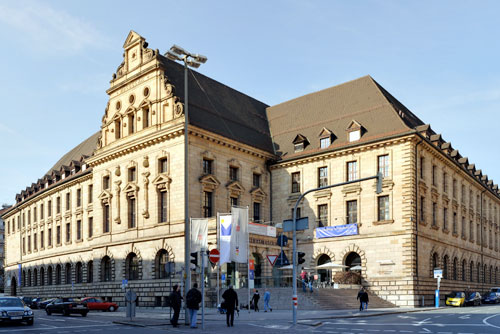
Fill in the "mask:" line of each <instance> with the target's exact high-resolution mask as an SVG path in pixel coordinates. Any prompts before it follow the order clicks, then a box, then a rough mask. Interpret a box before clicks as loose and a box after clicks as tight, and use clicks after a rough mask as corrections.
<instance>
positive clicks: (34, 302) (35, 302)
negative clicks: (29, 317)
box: [30, 297, 43, 309]
mask: <svg viewBox="0 0 500 334" xmlns="http://www.w3.org/2000/svg"><path fill="white" fill-rule="evenodd" d="M42 300H43V299H42V298H40V297H38V298H33V300H32V301H31V306H30V308H31V309H37V308H40V307H39V306H38V303H40V302H41V301H42Z"/></svg>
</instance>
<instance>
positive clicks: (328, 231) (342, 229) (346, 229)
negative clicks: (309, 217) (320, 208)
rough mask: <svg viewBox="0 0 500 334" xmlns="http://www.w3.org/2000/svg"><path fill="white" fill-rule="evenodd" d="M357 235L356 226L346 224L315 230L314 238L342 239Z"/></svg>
mask: <svg viewBox="0 0 500 334" xmlns="http://www.w3.org/2000/svg"><path fill="white" fill-rule="evenodd" d="M356 234H358V224H347V225H337V226H327V227H317V228H316V238H318V239H321V238H333V237H343V236H346V235H356Z"/></svg>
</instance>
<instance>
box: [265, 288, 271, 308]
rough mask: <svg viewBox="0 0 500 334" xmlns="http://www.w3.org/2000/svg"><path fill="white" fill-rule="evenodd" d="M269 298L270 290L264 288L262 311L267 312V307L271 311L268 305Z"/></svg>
mask: <svg viewBox="0 0 500 334" xmlns="http://www.w3.org/2000/svg"><path fill="white" fill-rule="evenodd" d="M270 300H271V292H269V290H267V289H266V292H265V293H264V312H267V309H269V310H270V311H271V312H272V311H273V309H272V308H271V306H269V301H270Z"/></svg>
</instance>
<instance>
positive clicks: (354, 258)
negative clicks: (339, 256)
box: [345, 252, 361, 271]
mask: <svg viewBox="0 0 500 334" xmlns="http://www.w3.org/2000/svg"><path fill="white" fill-rule="evenodd" d="M345 265H346V266H347V268H345V271H350V270H351V268H353V267H356V266H361V257H360V256H359V254H358V253H355V252H351V253H349V254H348V255H347V257H346V258H345Z"/></svg>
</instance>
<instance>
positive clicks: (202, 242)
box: [191, 218, 208, 253]
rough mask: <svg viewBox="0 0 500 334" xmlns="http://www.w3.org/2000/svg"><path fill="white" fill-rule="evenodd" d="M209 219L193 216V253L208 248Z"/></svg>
mask: <svg viewBox="0 0 500 334" xmlns="http://www.w3.org/2000/svg"><path fill="white" fill-rule="evenodd" d="M207 235H208V219H206V218H191V253H194V252H199V251H201V249H202V248H205V249H207V248H208V242H207Z"/></svg>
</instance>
